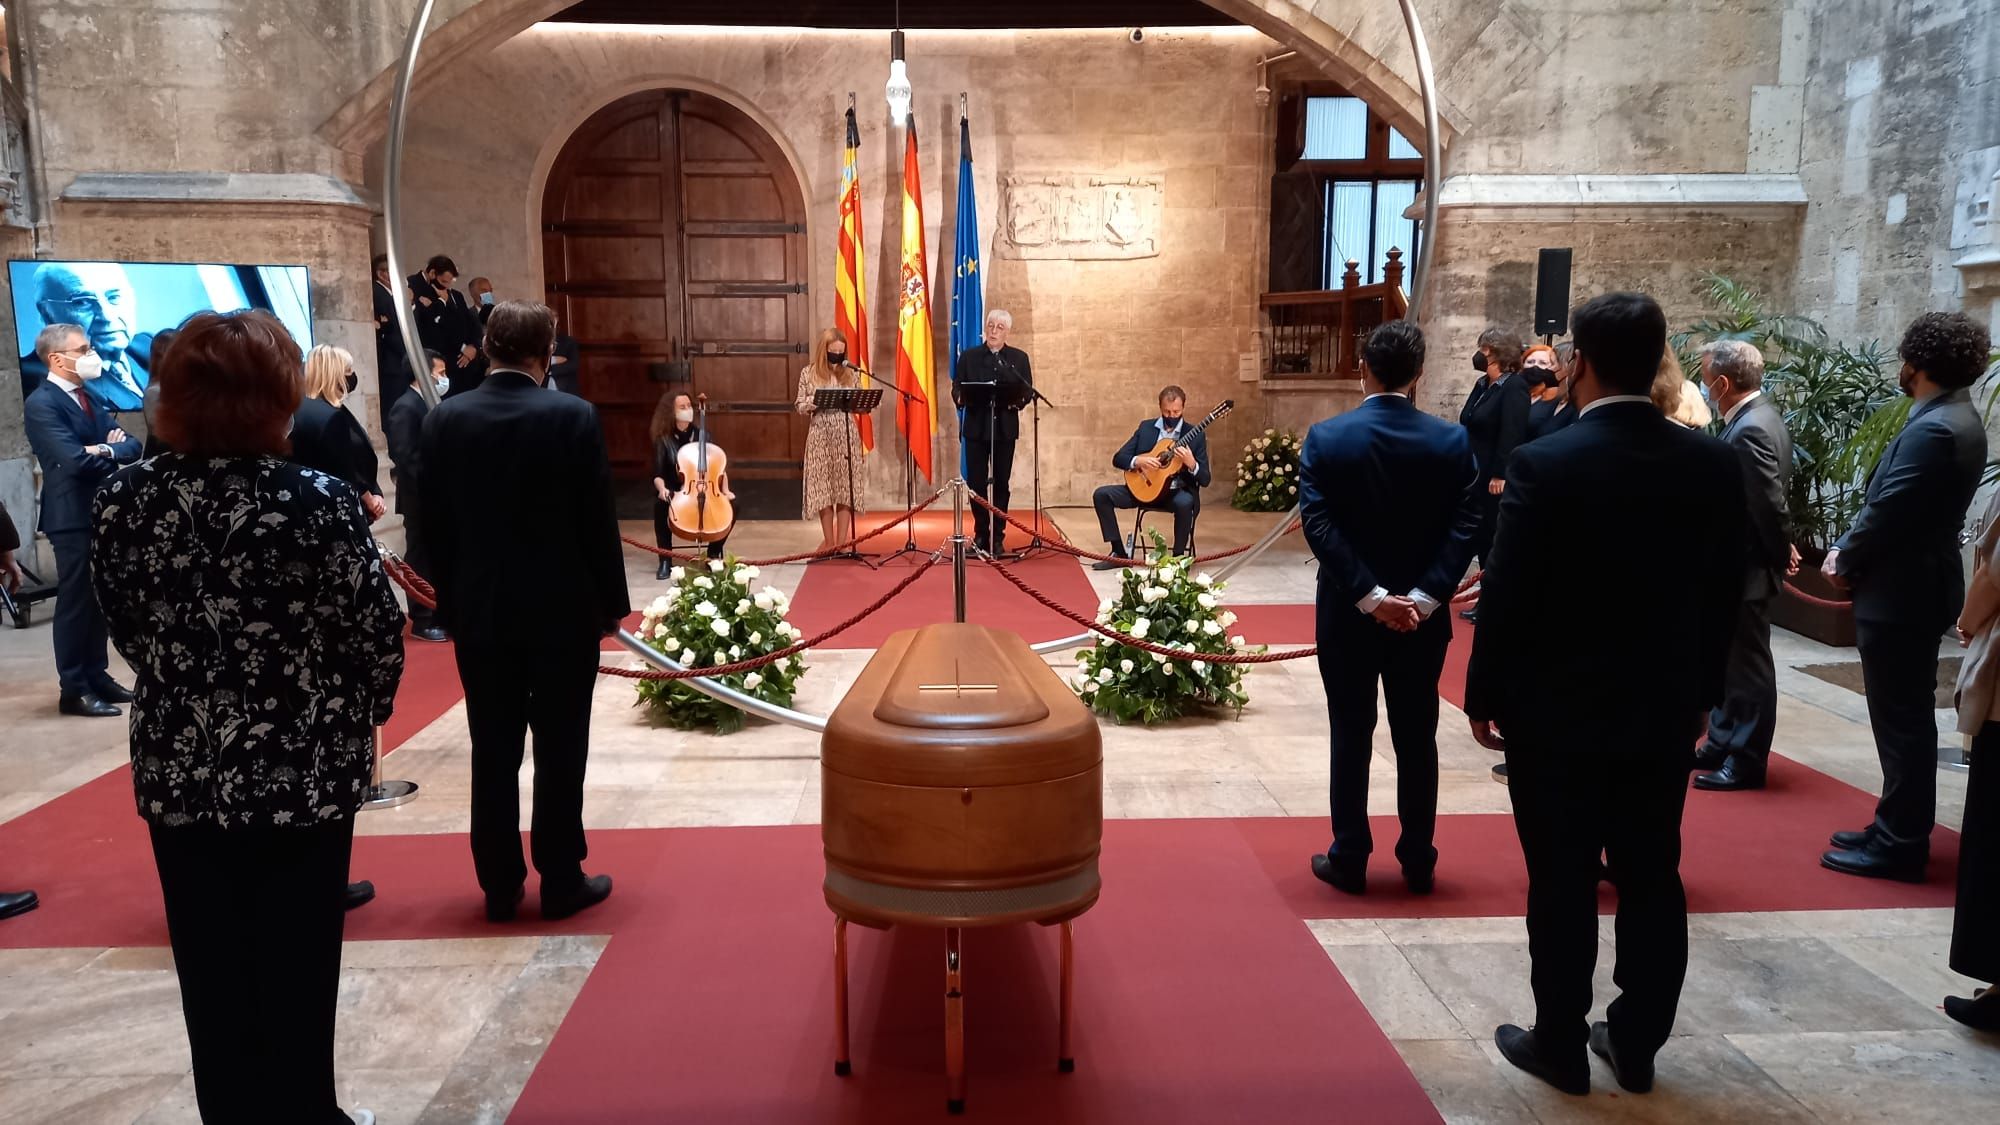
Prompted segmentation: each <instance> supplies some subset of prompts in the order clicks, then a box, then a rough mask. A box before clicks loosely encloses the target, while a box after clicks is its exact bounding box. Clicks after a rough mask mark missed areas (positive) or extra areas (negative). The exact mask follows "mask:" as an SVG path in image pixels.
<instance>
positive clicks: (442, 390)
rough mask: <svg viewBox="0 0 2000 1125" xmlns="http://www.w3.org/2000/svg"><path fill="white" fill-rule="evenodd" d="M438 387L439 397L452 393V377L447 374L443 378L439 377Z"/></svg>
mask: <svg viewBox="0 0 2000 1125" xmlns="http://www.w3.org/2000/svg"><path fill="white" fill-rule="evenodd" d="M437 389H438V397H439V398H443V397H444V396H446V395H448V394H450V393H451V378H450V377H449V376H446V377H445V378H443V379H439V380H437Z"/></svg>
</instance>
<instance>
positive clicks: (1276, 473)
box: [1229, 430, 1299, 512]
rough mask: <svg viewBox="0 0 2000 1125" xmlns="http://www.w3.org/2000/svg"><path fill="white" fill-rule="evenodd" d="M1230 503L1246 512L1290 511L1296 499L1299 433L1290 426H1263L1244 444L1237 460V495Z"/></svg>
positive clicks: (1297, 492) (1297, 499) (1297, 497)
mask: <svg viewBox="0 0 2000 1125" xmlns="http://www.w3.org/2000/svg"><path fill="white" fill-rule="evenodd" d="M1229 502H1230V504H1232V505H1233V506H1235V507H1236V508H1238V509H1241V510H1242V511H1245V512H1289V511H1291V510H1292V508H1293V506H1294V505H1296V504H1297V503H1298V502H1299V437H1298V435H1297V434H1295V433H1293V432H1291V431H1290V430H1284V431H1279V430H1265V431H1264V434H1263V436H1262V437H1256V438H1252V439H1251V440H1250V444H1248V445H1246V446H1244V447H1243V456H1242V457H1241V458H1240V459H1238V460H1237V462H1236V495H1234V496H1232V497H1230V500H1229Z"/></svg>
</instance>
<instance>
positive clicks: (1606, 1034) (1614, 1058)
mask: <svg viewBox="0 0 2000 1125" xmlns="http://www.w3.org/2000/svg"><path fill="white" fill-rule="evenodd" d="M1590 1053H1591V1054H1593V1055H1596V1056H1597V1057H1598V1058H1600V1059H1603V1060H1604V1061H1605V1062H1608V1063H1610V1064H1611V1074H1612V1076H1613V1077H1614V1078H1616V1079H1618V1086H1619V1088H1620V1089H1622V1090H1625V1091H1626V1092H1628V1093H1633V1094H1649V1093H1651V1092H1652V1090H1653V1060H1652V1059H1646V1060H1644V1061H1641V1060H1639V1059H1628V1058H1626V1057H1625V1056H1624V1055H1622V1054H1620V1053H1619V1051H1618V1047H1617V1045H1616V1044H1614V1043H1612V1042H1611V1025H1610V1024H1608V1023H1605V1022H1604V1021H1603V1020H1598V1021H1597V1022H1596V1023H1594V1024H1591V1025H1590Z"/></svg>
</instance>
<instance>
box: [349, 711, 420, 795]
mask: <svg viewBox="0 0 2000 1125" xmlns="http://www.w3.org/2000/svg"><path fill="white" fill-rule="evenodd" d="M416 796H417V783H416V782H414V781H383V780H382V728H381V727H376V728H375V772H374V775H373V780H372V781H371V782H370V783H369V785H368V796H367V798H366V799H365V800H363V801H362V802H361V807H362V808H364V809H393V808H395V807H396V806H397V805H405V804H408V803H410V802H411V801H413V800H415V799H416Z"/></svg>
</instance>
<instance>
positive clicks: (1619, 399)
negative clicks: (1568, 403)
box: [1576, 395, 1653, 418]
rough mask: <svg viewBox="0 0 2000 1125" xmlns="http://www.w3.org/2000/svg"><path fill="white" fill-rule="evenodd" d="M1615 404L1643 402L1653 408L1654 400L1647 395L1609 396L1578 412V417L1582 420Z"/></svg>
mask: <svg viewBox="0 0 2000 1125" xmlns="http://www.w3.org/2000/svg"><path fill="white" fill-rule="evenodd" d="M1614 402H1643V403H1645V404H1646V405H1648V406H1651V405H1652V404H1653V400H1652V399H1650V398H1648V397H1646V396H1645V395H1609V396H1606V397H1604V398H1600V399H1598V400H1597V401H1596V402H1593V403H1591V404H1590V405H1589V406H1586V407H1584V408H1583V409H1582V410H1579V411H1577V412H1576V416H1577V417H1579V418H1581V417H1583V416H1584V415H1586V414H1588V413H1590V412H1591V411H1593V410H1595V409H1597V408H1598V407H1600V406H1610V405H1611V404H1612V403H1614Z"/></svg>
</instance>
